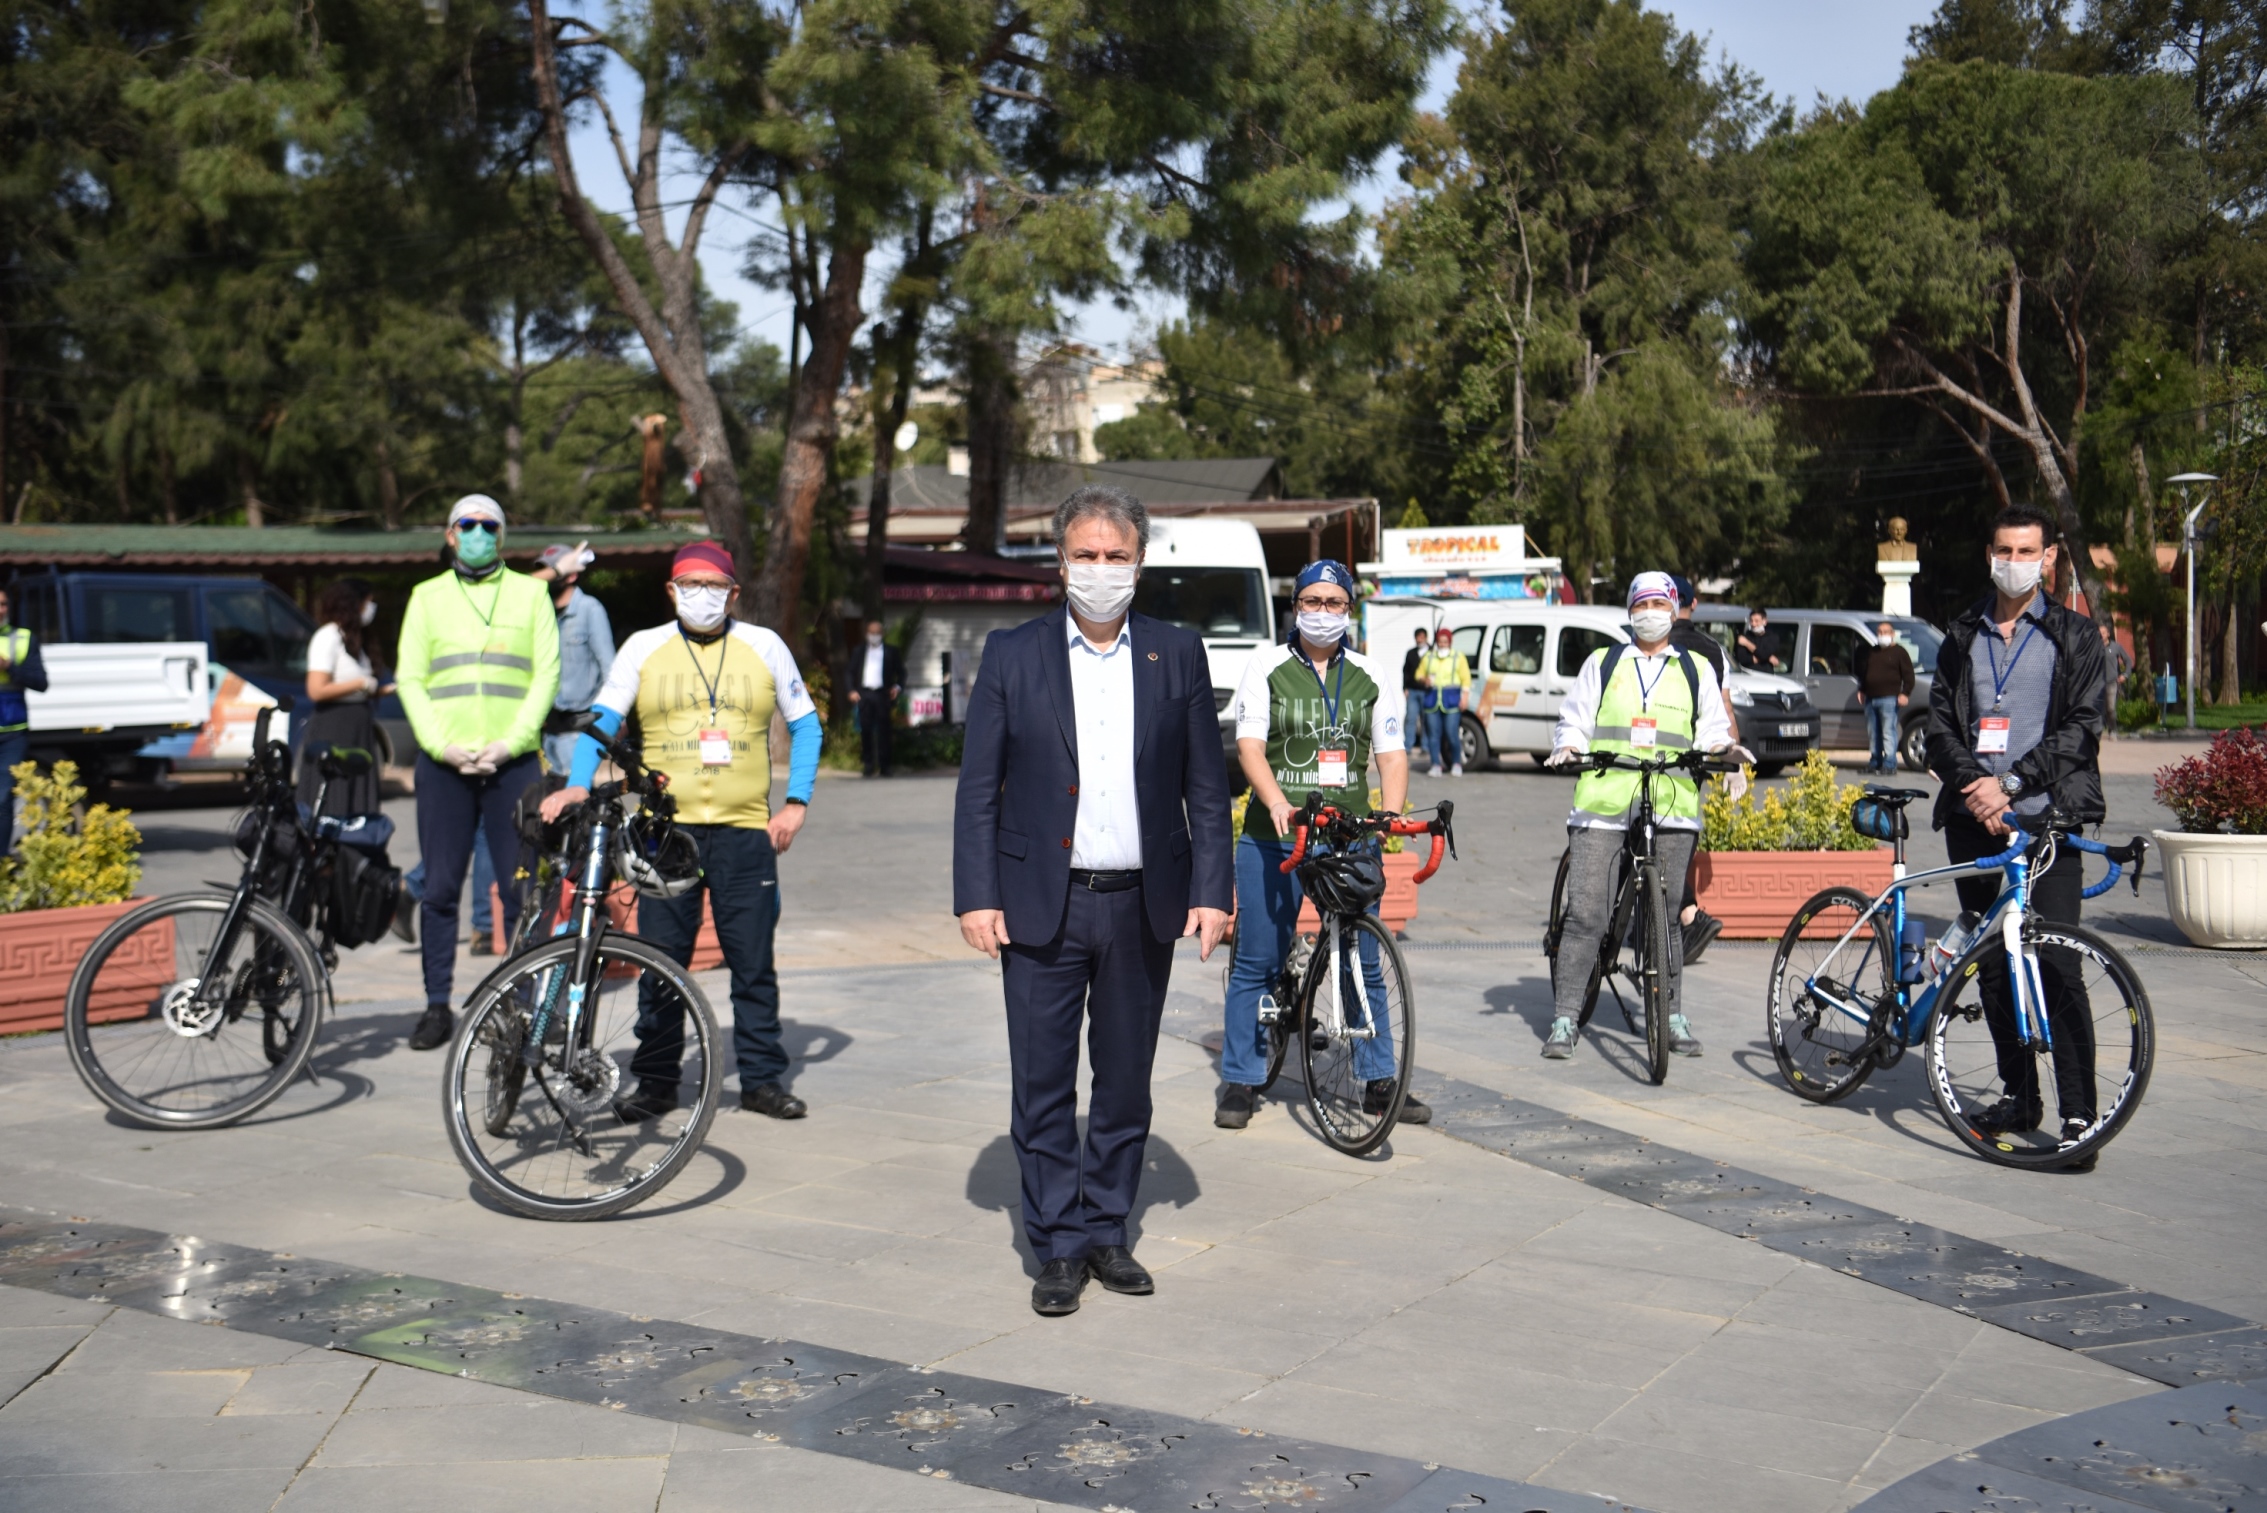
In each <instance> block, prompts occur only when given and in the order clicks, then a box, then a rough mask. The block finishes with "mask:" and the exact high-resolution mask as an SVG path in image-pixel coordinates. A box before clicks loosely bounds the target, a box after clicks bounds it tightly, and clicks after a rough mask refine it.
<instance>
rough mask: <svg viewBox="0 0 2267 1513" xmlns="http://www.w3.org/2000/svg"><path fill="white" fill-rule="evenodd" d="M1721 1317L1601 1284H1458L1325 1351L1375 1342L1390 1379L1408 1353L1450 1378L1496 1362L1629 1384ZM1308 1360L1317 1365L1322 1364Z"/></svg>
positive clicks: (1353, 1351) (1691, 1345)
mask: <svg viewBox="0 0 2267 1513" xmlns="http://www.w3.org/2000/svg"><path fill="white" fill-rule="evenodd" d="M1511 1321H1516V1322H1511ZM1723 1324H1724V1321H1723V1320H1722V1319H1716V1318H1708V1317H1705V1316H1696V1315H1691V1314H1680V1313H1675V1312H1671V1311H1668V1310H1663V1309H1654V1308H1647V1307H1645V1306H1643V1305H1640V1304H1633V1303H1628V1302H1624V1301H1622V1300H1620V1299H1617V1298H1615V1297H1614V1296H1612V1293H1611V1289H1610V1287H1608V1286H1594V1287H1592V1288H1590V1289H1588V1290H1582V1291H1577V1290H1571V1289H1567V1288H1563V1287H1557V1286H1550V1287H1536V1288H1535V1289H1533V1290H1532V1291H1527V1292H1519V1291H1514V1290H1512V1289H1510V1288H1508V1287H1488V1288H1485V1289H1482V1288H1478V1287H1474V1286H1473V1285H1471V1284H1470V1283H1462V1284H1459V1285H1458V1286H1456V1287H1453V1288H1447V1289H1444V1290H1442V1291H1441V1292H1439V1293H1436V1294H1434V1295H1433V1296H1432V1297H1430V1298H1427V1299H1425V1300H1424V1302H1422V1303H1421V1304H1419V1305H1418V1306H1416V1307H1413V1308H1405V1309H1403V1310H1401V1311H1400V1312H1399V1313H1396V1314H1393V1315H1392V1316H1391V1317H1389V1318H1385V1319H1381V1320H1379V1321H1378V1322H1377V1323H1376V1324H1374V1325H1372V1326H1370V1327H1369V1328H1367V1329H1365V1330H1363V1331H1362V1332H1361V1333H1360V1334H1359V1335H1356V1336H1355V1337H1354V1338H1353V1339H1352V1340H1351V1341H1349V1342H1348V1344H1347V1347H1346V1349H1345V1350H1342V1351H1340V1352H1338V1353H1337V1354H1336V1355H1334V1357H1333V1358H1332V1360H1333V1362H1335V1361H1336V1360H1337V1359H1338V1357H1341V1356H1349V1355H1351V1356H1353V1357H1354V1358H1356V1359H1359V1358H1360V1356H1361V1353H1362V1352H1364V1351H1368V1350H1372V1349H1378V1350H1384V1351H1386V1352H1388V1353H1389V1354H1390V1355H1391V1356H1393V1357H1396V1358H1397V1359H1396V1360H1395V1361H1394V1363H1393V1366H1394V1371H1393V1374H1394V1376H1395V1378H1396V1379H1398V1378H1399V1377H1401V1376H1403V1375H1405V1374H1407V1373H1408V1371H1409V1368H1410V1365H1411V1363H1413V1362H1424V1363H1427V1364H1428V1365H1431V1364H1432V1363H1436V1362H1437V1363H1438V1365H1439V1367H1440V1368H1441V1369H1442V1370H1443V1371H1444V1372H1445V1373H1446V1376H1447V1379H1449V1380H1451V1381H1453V1380H1454V1379H1455V1377H1456V1374H1457V1372H1458V1371H1464V1370H1473V1369H1478V1370H1482V1371H1485V1370H1488V1369H1491V1363H1492V1362H1495V1361H1501V1362H1503V1363H1505V1364H1507V1365H1513V1366H1517V1367H1520V1368H1523V1369H1525V1370H1528V1371H1532V1372H1538V1373H1542V1374H1545V1375H1549V1376H1552V1377H1555V1378H1559V1377H1563V1378H1568V1379H1571V1380H1574V1381H1580V1382H1592V1383H1601V1384H1605V1385H1610V1386H1614V1387H1617V1388H1623V1389H1627V1390H1630V1391H1636V1390H1638V1389H1640V1388H1642V1387H1643V1386H1644V1385H1645V1384H1646V1383H1647V1382H1650V1381H1652V1380H1653V1379H1654V1378H1655V1377H1657V1376H1659V1375H1660V1373H1661V1372H1663V1371H1664V1370H1666V1369H1668V1367H1669V1366H1670V1365H1671V1364H1673V1363H1674V1362H1675V1361H1677V1360H1678V1359H1679V1358H1681V1357H1682V1356H1683V1355H1684V1354H1685V1353H1686V1352H1687V1351H1690V1350H1693V1349H1696V1348H1697V1347H1699V1346H1700V1345H1701V1344H1702V1343H1704V1342H1705V1341H1706V1340H1707V1339H1708V1338H1709V1337H1710V1336H1712V1335H1713V1334H1715V1333H1716V1332H1717V1331H1718V1330H1720V1329H1721V1328H1722V1327H1723ZM1317 1364H1318V1369H1319V1368H1322V1367H1323V1366H1324V1365H1325V1363H1317ZM1451 1368H1453V1369H1451ZM1332 1369H1335V1367H1333V1368H1332Z"/></svg>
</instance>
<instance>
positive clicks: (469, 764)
mask: <svg viewBox="0 0 2267 1513" xmlns="http://www.w3.org/2000/svg"><path fill="white" fill-rule="evenodd" d="M441 760H442V761H443V762H444V763H446V764H447V765H449V766H451V767H454V768H455V769H456V770H457V771H459V772H470V771H472V769H473V768H474V767H475V766H476V765H477V764H478V763H479V761H480V759H479V758H478V757H476V756H474V755H473V754H472V753H471V752H469V751H467V750H465V749H464V748H463V747H462V746H459V745H457V744H456V743H455V742H454V741H451V742H450V743H449V744H448V745H446V746H443V747H442V748H441Z"/></svg>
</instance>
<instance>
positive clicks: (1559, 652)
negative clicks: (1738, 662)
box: [1363, 599, 1819, 777]
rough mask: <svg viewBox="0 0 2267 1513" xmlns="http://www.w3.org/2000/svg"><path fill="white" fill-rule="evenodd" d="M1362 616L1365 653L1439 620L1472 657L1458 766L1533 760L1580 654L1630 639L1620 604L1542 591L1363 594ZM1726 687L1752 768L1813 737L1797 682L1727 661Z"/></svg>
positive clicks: (1544, 744) (1543, 751) (1404, 640)
mask: <svg viewBox="0 0 2267 1513" xmlns="http://www.w3.org/2000/svg"><path fill="white" fill-rule="evenodd" d="M1363 623H1364V631H1365V634H1366V636H1367V638H1368V639H1367V642H1366V644H1367V645H1368V646H1369V647H1370V648H1371V654H1372V655H1374V656H1393V657H1398V656H1400V655H1401V654H1402V653H1404V652H1405V651H1407V650H1408V649H1409V648H1410V647H1411V646H1413V645H1415V642H1416V637H1415V635H1414V631H1415V628H1416V627H1417V626H1419V625H1422V626H1425V627H1426V628H1427V629H1431V630H1438V629H1439V628H1440V627H1441V626H1443V625H1446V626H1447V627H1448V628H1449V630H1450V632H1451V633H1452V634H1453V635H1454V637H1455V640H1456V649H1457V650H1458V651H1460V652H1462V653H1464V657H1465V660H1466V661H1468V662H1470V663H1471V664H1472V686H1473V694H1474V698H1473V703H1474V704H1475V705H1476V706H1477V707H1476V708H1473V709H1469V710H1467V711H1465V713H1464V717H1463V719H1462V720H1461V721H1460V722H1459V723H1460V725H1461V728H1462V734H1463V741H1464V765H1465V766H1466V767H1467V768H1477V767H1482V766H1485V765H1487V764H1488V763H1489V762H1490V761H1492V760H1493V759H1495V758H1497V757H1500V756H1504V755H1507V754H1509V753H1511V752H1515V751H1523V752H1525V753H1527V755H1528V756H1529V758H1531V759H1532V760H1533V761H1534V762H1535V763H1536V764H1537V765H1540V764H1541V763H1542V761H1543V759H1544V758H1545V757H1547V756H1549V755H1550V754H1551V733H1552V731H1553V730H1554V729H1555V728H1556V727H1557V725H1558V718H1559V705H1560V704H1562V703H1563V702H1565V699H1566V694H1567V690H1568V689H1570V688H1572V687H1573V686H1574V680H1575V678H1576V676H1577V675H1578V674H1580V673H1581V671H1582V664H1583V661H1584V659H1586V658H1587V657H1588V656H1589V655H1590V653H1592V652H1594V651H1596V650H1598V649H1599V648H1600V647H1603V646H1612V645H1614V644H1616V643H1617V642H1623V641H1627V640H1629V639H1630V634H1629V616H1628V615H1627V614H1625V613H1624V612H1623V611H1621V610H1618V609H1611V608H1608V607H1607V606H1605V605H1602V604H1554V603H1551V602H1549V601H1547V600H1542V599H1500V600H1485V599H1481V600H1475V599H1372V600H1370V601H1369V602H1368V603H1366V604H1365V605H1364V606H1363ZM1729 692H1730V695H1731V700H1732V713H1733V714H1734V715H1735V716H1736V717H1737V718H1738V720H1739V724H1740V739H1741V742H1742V743H1743V744H1744V745H1746V746H1747V748H1748V749H1749V750H1751V751H1753V752H1754V753H1755V755H1756V771H1757V772H1758V773H1759V774H1760V775H1762V776H1765V777H1769V776H1771V775H1772V774H1774V773H1776V772H1778V771H1779V770H1780V769H1781V768H1783V767H1785V766H1786V765H1787V764H1788V763H1790V762H1799V761H1801V760H1802V758H1803V754H1804V753H1805V752H1807V751H1809V750H1810V749H1811V748H1812V747H1814V746H1816V745H1817V744H1818V723H1819V722H1818V711H1817V709H1815V708H1814V707H1812V705H1811V702H1810V697H1809V695H1808V694H1807V693H1806V692H1805V691H1804V689H1803V685H1802V684H1800V683H1798V682H1795V681H1794V680H1793V679H1791V678H1779V677H1773V676H1771V675H1769V674H1767V673H1757V672H1749V671H1747V670H1746V669H1744V668H1734V669H1732V673H1731V677H1730V680H1729Z"/></svg>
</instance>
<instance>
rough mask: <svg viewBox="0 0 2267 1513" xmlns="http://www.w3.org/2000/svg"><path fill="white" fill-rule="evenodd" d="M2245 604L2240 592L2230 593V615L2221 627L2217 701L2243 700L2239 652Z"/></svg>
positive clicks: (2238, 701)
mask: <svg viewBox="0 0 2267 1513" xmlns="http://www.w3.org/2000/svg"><path fill="white" fill-rule="evenodd" d="M2242 610H2243V604H2242V597H2241V595H2240V594H2238V593H2235V592H2231V593H2230V594H2229V595H2228V617H2227V620H2226V622H2225V623H2224V624H2222V625H2221V627H2220V697H2219V698H2218V699H2216V700H2215V701H2214V702H2215V703H2220V704H2241V703H2242V702H2243V668H2242V666H2241V659H2240V657H2239V656H2238V652H2239V651H2240V650H2241V649H2242V645H2243V629H2242V627H2243V613H2242Z"/></svg>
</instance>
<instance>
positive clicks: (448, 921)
mask: <svg viewBox="0 0 2267 1513" xmlns="http://www.w3.org/2000/svg"><path fill="white" fill-rule="evenodd" d="M447 540H448V544H449V549H450V554H451V556H450V563H451V565H450V567H449V569H448V570H447V571H446V572H443V573H442V574H440V575H439V576H438V577H434V578H428V579H426V580H425V581H424V582H423V583H420V584H418V585H417V588H416V590H415V591H414V592H413V593H411V594H410V596H409V612H408V613H407V614H406V615H404V616H403V617H402V625H401V665H400V668H399V671H398V676H399V679H400V690H401V707H402V712H403V713H404V714H406V715H408V716H409V724H410V728H411V729H412V730H413V731H415V732H416V734H417V744H418V746H419V748H420V750H419V751H418V755H417V847H418V850H419V851H420V852H421V853H422V854H423V857H424V860H425V897H424V902H423V903H422V904H421V905H420V906H419V909H420V921H419V923H420V928H421V930H422V932H423V934H424V942H423V948H422V949H423V951H424V954H425V1013H424V1016H423V1017H422V1018H420V1019H419V1020H418V1021H417V1028H416V1029H415V1030H414V1031H413V1032H412V1033H411V1035H410V1037H409V1044H410V1049H412V1050H418V1051H430V1050H433V1049H435V1048H436V1047H438V1046H441V1045H444V1044H446V1043H447V1041H448V1039H449V1036H450V1035H451V1034H453V1033H454V1032H455V1029H456V1016H455V1014H454V1013H453V1012H452V1010H451V1009H450V1007H449V1000H450V997H451V995H452V992H453V990H454V987H455V977H456V945H457V898H458V896H459V895H460V894H461V893H462V892H463V891H464V875H465V870H466V868H467V866H468V865H469V864H470V862H471V859H472V841H473V836H474V834H475V833H476V832H477V833H479V834H481V835H482V836H484V837H485V838H486V840H487V842H488V854H489V856H490V857H491V858H493V859H494V860H495V861H497V862H498V863H499V864H500V865H499V866H498V867H497V869H496V870H497V871H498V872H499V873H504V874H506V875H509V873H510V872H516V871H517V870H518V867H519V856H520V842H519V828H518V824H517V818H518V817H517V816H516V815H515V814H514V812H513V811H514V809H515V807H516V806H517V805H518V803H519V798H520V795H521V793H523V792H524V791H525V790H526V789H527V788H528V786H529V785H531V784H533V783H536V782H538V781H540V780H541V779H542V776H543V770H542V764H541V763H540V761H539V760H538V759H537V757H536V754H535V746H536V741H537V739H538V738H539V737H540V736H541V734H542V730H543V719H544V716H545V715H546V714H547V713H549V712H550V709H551V701H552V699H553V698H555V697H556V696H557V694H558V692H559V623H558V619H557V616H556V615H555V614H554V613H553V611H552V608H551V602H550V597H549V595H547V594H546V593H545V592H544V589H543V585H542V584H539V583H537V582H536V581H535V580H534V579H532V578H529V577H528V576H526V575H525V574H523V573H515V572H513V571H512V570H511V569H510V568H508V567H506V566H504V507H503V506H502V505H500V504H498V503H497V502H496V501H495V500H493V499H491V498H489V497H488V496H487V495H486V494H467V495H466V496H465V497H464V498H462V499H459V500H458V501H457V502H456V504H455V505H454V506H452V507H451V508H450V510H449V527H448V533H447ZM503 903H504V931H505V933H506V934H507V935H508V934H510V933H511V929H512V926H513V925H514V924H515V923H517V921H518V917H519V897H518V890H517V889H507V890H505V893H504V899H503Z"/></svg>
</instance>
